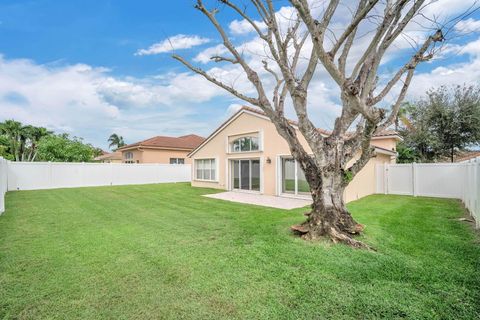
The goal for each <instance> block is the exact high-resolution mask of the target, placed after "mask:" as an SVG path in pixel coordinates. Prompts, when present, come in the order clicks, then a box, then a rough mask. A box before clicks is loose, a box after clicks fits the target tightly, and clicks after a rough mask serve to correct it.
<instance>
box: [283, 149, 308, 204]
mask: <svg viewBox="0 0 480 320" xmlns="http://www.w3.org/2000/svg"><path fill="white" fill-rule="evenodd" d="M284 158H291V159H293V160H294V163H295V192H294V193H288V192H283V168H282V165H283V164H282V160H283V159H284ZM297 163H298V162H297V160H296V159H294V158H293V156H292V155H290V154H281V155H277V164H276V167H275V170H276V171H277V172H276V176H277V184H276V186H277V195H278V196H281V197H287V198H301V199H311V198H312V196H311V195H310V194H307V193H299V192H298V164H297Z"/></svg>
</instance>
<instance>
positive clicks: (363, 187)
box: [344, 154, 393, 202]
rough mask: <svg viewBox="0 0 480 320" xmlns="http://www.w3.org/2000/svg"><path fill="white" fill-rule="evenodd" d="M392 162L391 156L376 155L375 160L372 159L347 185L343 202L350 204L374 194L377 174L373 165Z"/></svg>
mask: <svg viewBox="0 0 480 320" xmlns="http://www.w3.org/2000/svg"><path fill="white" fill-rule="evenodd" d="M392 162H393V160H392V159H391V156H390V155H386V154H377V156H376V157H375V158H372V159H371V160H370V161H369V162H368V163H367V164H366V165H365V167H363V169H362V170H361V171H360V172H359V173H357V175H356V176H355V178H354V179H353V180H352V181H351V182H350V183H349V184H348V186H347V188H346V189H345V194H344V199H345V201H346V202H350V201H353V200H357V199H360V198H362V197H365V196H368V195H370V194H374V193H376V191H377V190H376V189H377V185H376V181H377V172H376V167H375V165H377V164H384V163H392Z"/></svg>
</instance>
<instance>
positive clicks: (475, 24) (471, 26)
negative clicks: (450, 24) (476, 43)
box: [455, 18, 480, 33]
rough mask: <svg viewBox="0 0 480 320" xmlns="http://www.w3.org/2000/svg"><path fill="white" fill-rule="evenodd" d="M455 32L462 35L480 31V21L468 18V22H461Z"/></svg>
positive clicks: (456, 26)
mask: <svg viewBox="0 0 480 320" xmlns="http://www.w3.org/2000/svg"><path fill="white" fill-rule="evenodd" d="M455 30H456V31H457V32H460V33H471V32H479V31H480V20H475V19H473V18H468V19H466V20H462V21H459V22H458V23H457V24H456V25H455Z"/></svg>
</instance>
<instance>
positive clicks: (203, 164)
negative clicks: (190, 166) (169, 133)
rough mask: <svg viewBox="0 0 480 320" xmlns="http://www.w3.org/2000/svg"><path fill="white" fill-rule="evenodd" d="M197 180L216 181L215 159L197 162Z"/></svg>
mask: <svg viewBox="0 0 480 320" xmlns="http://www.w3.org/2000/svg"><path fill="white" fill-rule="evenodd" d="M195 178H196V179H198V180H209V181H215V180H216V166H215V159H198V160H195Z"/></svg>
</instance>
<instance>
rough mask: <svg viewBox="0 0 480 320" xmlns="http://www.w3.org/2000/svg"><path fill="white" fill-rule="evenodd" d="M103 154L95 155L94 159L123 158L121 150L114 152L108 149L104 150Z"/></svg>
mask: <svg viewBox="0 0 480 320" xmlns="http://www.w3.org/2000/svg"><path fill="white" fill-rule="evenodd" d="M102 153H103V154H102V155H101V156H98V157H95V158H94V159H93V160H97V161H101V160H107V159H109V160H122V153H121V152H119V151H115V152H112V153H108V152H106V151H102Z"/></svg>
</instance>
